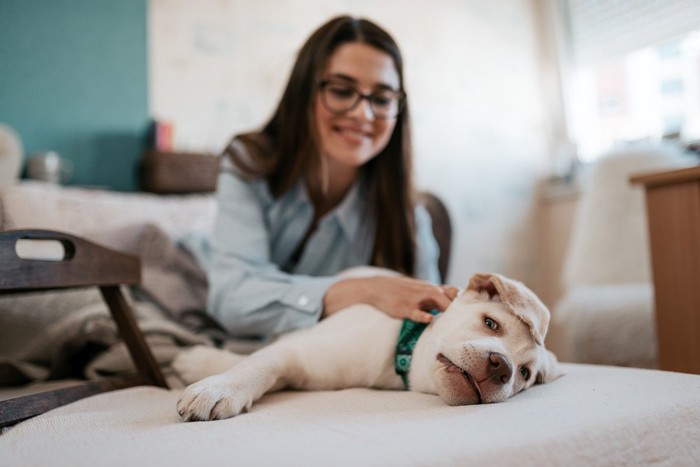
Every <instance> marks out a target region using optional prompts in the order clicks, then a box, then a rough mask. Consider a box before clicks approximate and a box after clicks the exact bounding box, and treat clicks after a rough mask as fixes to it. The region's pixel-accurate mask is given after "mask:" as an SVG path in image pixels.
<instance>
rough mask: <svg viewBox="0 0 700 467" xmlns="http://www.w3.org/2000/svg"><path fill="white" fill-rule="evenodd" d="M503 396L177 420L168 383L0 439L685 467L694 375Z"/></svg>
mask: <svg viewBox="0 0 700 467" xmlns="http://www.w3.org/2000/svg"><path fill="white" fill-rule="evenodd" d="M564 369H565V371H566V372H567V374H566V376H564V377H562V378H560V379H558V380H557V381H555V382H553V383H551V384H548V385H543V386H535V387H533V388H531V389H529V390H528V391H526V392H524V393H522V394H519V395H517V396H515V397H514V398H512V399H510V400H509V401H507V402H505V403H500V404H493V405H480V406H469V407H448V406H446V405H444V404H443V403H442V402H441V400H440V399H439V398H438V397H437V396H431V395H426V394H417V393H410V392H398V391H376V390H369V389H349V390H344V391H329V392H308V393H301V392H282V393H278V394H272V395H269V396H267V397H265V398H263V399H262V400H261V401H260V402H259V403H258V404H257V405H255V406H254V407H253V409H252V411H251V412H250V413H248V414H244V415H241V416H239V417H236V418H233V419H229V420H223V421H217V422H197V423H184V422H181V421H180V420H179V417H178V416H177V414H176V413H175V403H176V401H177V399H178V397H179V392H180V391H179V390H178V391H176V390H172V391H166V390H162V389H156V388H147V387H140V388H132V389H127V390H122V391H117V392H113V393H107V394H103V395H99V396H96V397H92V398H88V399H84V400H82V401H78V402H76V403H74V404H71V405H69V406H66V407H63V408H60V409H57V410H54V411H52V412H49V413H47V414H44V415H42V416H39V417H37V418H34V419H32V420H28V421H26V422H24V423H21V424H19V425H18V426H16V427H15V428H13V429H11V430H10V431H9V432H7V433H6V434H4V435H2V436H0V464H2V465H8V466H9V465H11V466H23V465H55V466H62V465H65V466H71V467H72V466H76V465H89V466H96V465H117V466H127V465H128V466H136V465H144V466H146V465H148V466H153V465H167V466H179V465H183V466H184V465H186V466H193V465H202V466H218V465H236V466H246V465H255V466H259V465H299V466H311V465H313V466H316V465H333V466H337V465H353V466H366V465H381V466H386V465H402V466H405V465H426V466H427V465H429V466H435V465H489V466H492V465H538V466H540V465H564V466H575V465H586V466H588V465H645V464H646V465H648V464H653V465H673V466H678V465H698V462H700V375H688V374H680V373H668V372H660V371H654V370H640V369H629V368H615V367H606V366H592V365H576V364H564Z"/></svg>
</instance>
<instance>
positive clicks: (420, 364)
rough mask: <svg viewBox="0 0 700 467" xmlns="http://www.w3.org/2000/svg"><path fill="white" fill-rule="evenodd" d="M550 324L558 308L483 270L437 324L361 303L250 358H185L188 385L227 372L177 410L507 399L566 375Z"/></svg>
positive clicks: (199, 353)
mask: <svg viewBox="0 0 700 467" xmlns="http://www.w3.org/2000/svg"><path fill="white" fill-rule="evenodd" d="M548 325H549V311H548V310H547V308H546V307H545V306H544V305H543V304H542V302H541V301H540V300H539V299H538V298H537V297H536V296H535V294H534V293H532V292H531V291H530V290H529V289H528V288H526V287H525V286H524V285H523V284H521V283H520V282H517V281H514V280H511V279H508V278H506V277H503V276H500V275H487V274H476V275H474V276H473V277H472V278H471V279H470V281H469V284H468V286H467V289H466V290H465V291H464V292H462V293H461V294H460V295H459V296H458V297H457V298H456V299H455V300H454V301H453V302H452V304H451V305H450V306H449V307H448V308H447V310H446V311H445V312H444V313H442V314H439V315H437V316H436V317H435V319H433V321H432V322H431V323H430V324H429V325H428V326H427V327H426V326H425V325H420V324H417V323H412V322H409V321H404V322H403V323H402V321H400V320H397V319H393V318H391V317H389V316H387V315H386V314H384V313H382V312H380V311H378V310H377V309H375V308H374V307H372V306H370V305H354V306H351V307H349V308H347V309H346V310H343V311H342V312H339V313H336V314H334V315H332V316H330V317H329V318H327V319H324V320H323V321H321V322H319V323H318V324H317V325H316V326H314V327H312V328H309V329H304V330H299V331H295V332H292V333H290V334H288V335H285V336H284V337H282V338H280V339H279V340H277V341H276V342H274V343H273V344H271V345H269V346H267V347H264V348H262V349H261V350H258V351H257V352H255V353H253V354H251V355H250V356H247V357H243V356H239V355H235V354H231V353H229V352H226V351H223V350H217V349H211V348H206V347H200V348H195V349H194V350H193V351H190V352H185V353H183V354H182V355H181V356H180V357H178V359H176V361H175V363H174V367H175V370H176V371H177V372H178V373H180V375H181V376H183V377H184V378H185V379H186V380H187V382H191V381H196V380H198V379H200V378H201V377H204V376H208V375H211V374H215V373H218V372H220V371H224V370H227V371H225V372H224V373H222V374H215V375H214V376H208V377H206V378H205V379H202V380H201V381H199V382H197V383H195V384H192V385H190V386H189V387H187V388H186V389H185V391H184V393H183V394H182V397H181V398H180V401H179V402H178V404H177V410H178V413H179V414H180V415H181V416H182V418H183V419H184V420H215V419H223V418H229V417H233V416H235V415H238V414H240V413H242V412H246V411H247V410H248V409H250V407H251V405H252V404H253V402H255V401H256V400H258V399H259V398H260V397H262V396H263V395H264V394H265V393H267V392H270V391H276V390H280V389H283V388H295V389H303V390H328V389H343V388H350V387H368V388H383V389H402V388H408V389H410V390H413V391H420V392H425V393H432V394H438V395H439V396H440V397H441V398H442V399H443V400H444V401H445V402H446V403H447V404H450V405H467V404H478V403H490V402H501V401H504V400H506V399H507V398H509V397H511V396H513V395H514V394H517V393H518V392H520V391H523V390H524V389H526V388H528V387H530V386H532V385H533V384H535V383H545V382H549V381H551V380H552V379H554V378H556V377H557V376H558V375H559V370H558V368H557V360H556V357H555V356H554V355H553V354H552V353H551V352H549V351H547V350H545V348H544V337H545V334H546V332H547V327H548ZM423 328H425V329H424V332H422V334H421V331H422V330H423ZM416 339H417V342H416V343H415V348H412V345H411V344H412V342H415V341H416ZM397 341H398V342H397ZM411 350H412V353H411ZM409 369H410V371H409Z"/></svg>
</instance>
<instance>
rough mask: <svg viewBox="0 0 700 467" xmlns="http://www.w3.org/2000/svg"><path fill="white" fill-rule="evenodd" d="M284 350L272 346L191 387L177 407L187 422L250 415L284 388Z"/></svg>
mask: <svg viewBox="0 0 700 467" xmlns="http://www.w3.org/2000/svg"><path fill="white" fill-rule="evenodd" d="M286 358H287V357H286V356H285V352H284V348H283V347H282V348H280V347H279V346H271V347H270V348H268V349H264V350H263V351H259V352H256V353H255V354H253V355H251V356H250V357H247V358H245V359H244V360H242V361H241V362H240V363H238V364H237V365H236V366H235V367H233V368H231V369H230V370H228V371H227V372H225V373H222V374H220V375H215V376H210V377H208V378H205V379H203V380H201V381H199V382H197V383H195V384H192V385H190V386H188V387H187V388H186V389H185V391H184V392H183V394H182V396H181V397H180V400H179V401H178V403H177V411H178V413H179V414H180V416H181V417H182V418H183V419H184V420H185V421H198V420H220V419H224V418H230V417H233V416H236V415H238V414H240V413H242V412H246V411H248V409H250V407H251V405H252V404H253V402H255V401H256V400H258V399H260V397H262V396H263V394H265V393H266V392H268V391H270V390H277V389H280V388H281V387H282V386H284V385H285V384H286V383H285V381H284V371H285V368H287V367H288V365H287V364H286V362H285V360H286Z"/></svg>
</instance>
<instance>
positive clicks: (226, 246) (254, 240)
mask: <svg viewBox="0 0 700 467" xmlns="http://www.w3.org/2000/svg"><path fill="white" fill-rule="evenodd" d="M222 164H223V169H224V170H223V171H222V174H221V175H220V176H219V180H218V188H217V200H218V208H219V210H218V213H217V219H216V223H215V226H214V231H213V234H212V238H211V247H212V257H211V262H210V264H209V265H208V268H207V270H208V279H209V297H208V306H207V308H208V311H209V313H211V314H212V315H213V316H214V317H215V318H216V319H217V320H218V321H219V323H221V324H222V325H223V326H224V327H225V328H226V329H227V331H228V332H229V333H231V334H232V335H235V336H269V335H275V334H280V333H283V332H286V331H290V330H292V329H298V328H303V327H309V326H312V325H313V324H314V323H316V322H317V321H318V320H319V319H320V316H321V310H322V307H323V304H322V301H323V297H324V295H325V294H326V291H327V290H328V287H330V285H331V284H333V283H334V282H335V281H337V280H338V279H337V278H335V277H310V276H304V275H293V274H288V273H285V272H283V271H281V270H280V269H279V267H278V266H277V265H276V264H274V263H273V262H272V260H271V258H270V246H269V231H268V227H267V225H266V220H265V215H264V209H265V205H266V203H268V202H270V200H271V198H270V197H269V194H268V193H267V191H266V188H265V187H264V185H262V184H263V183H264V182H247V181H244V180H243V179H242V178H240V177H239V175H238V174H236V173H233V171H232V169H233V168H232V165H231V163H230V162H228V161H227V160H224V161H223V163H222ZM256 184H258V185H256Z"/></svg>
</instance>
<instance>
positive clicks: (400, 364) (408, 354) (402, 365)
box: [394, 310, 438, 389]
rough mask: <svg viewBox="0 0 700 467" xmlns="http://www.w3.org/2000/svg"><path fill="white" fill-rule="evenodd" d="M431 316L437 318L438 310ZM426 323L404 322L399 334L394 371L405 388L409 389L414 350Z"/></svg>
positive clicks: (432, 311)
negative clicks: (409, 373) (409, 374)
mask: <svg viewBox="0 0 700 467" xmlns="http://www.w3.org/2000/svg"><path fill="white" fill-rule="evenodd" d="M430 314H431V315H433V316H435V315H437V314H438V311H437V310H431V311H430ZM427 327H428V325H427V324H426V323H416V322H415V321H411V320H410V319H405V320H403V325H402V326H401V332H400V333H399V341H398V342H397V343H396V357H395V359H394V369H395V370H396V374H397V375H399V376H401V379H402V380H403V384H404V386H406V389H409V387H408V372H409V370H410V369H411V359H412V357H413V349H414V348H415V347H416V342H418V338H419V337H420V336H421V334H423V331H425V328H427Z"/></svg>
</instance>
